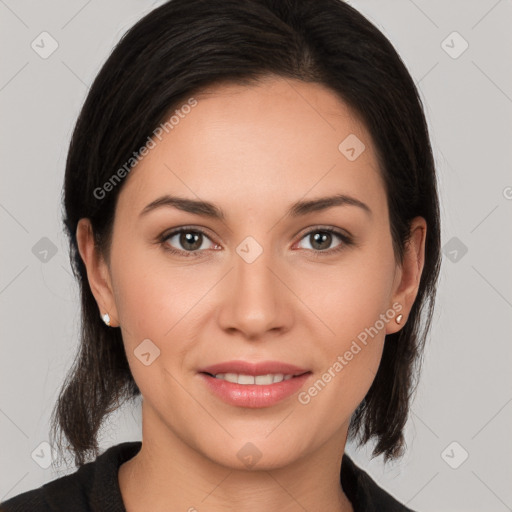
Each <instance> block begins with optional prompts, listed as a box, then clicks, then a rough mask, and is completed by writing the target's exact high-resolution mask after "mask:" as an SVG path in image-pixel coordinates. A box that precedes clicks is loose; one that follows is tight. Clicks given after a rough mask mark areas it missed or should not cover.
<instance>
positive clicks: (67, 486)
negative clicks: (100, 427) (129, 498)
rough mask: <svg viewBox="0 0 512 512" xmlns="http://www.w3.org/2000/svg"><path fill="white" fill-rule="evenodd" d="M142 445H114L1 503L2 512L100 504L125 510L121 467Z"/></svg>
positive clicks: (84, 509)
mask: <svg viewBox="0 0 512 512" xmlns="http://www.w3.org/2000/svg"><path fill="white" fill-rule="evenodd" d="M140 446H141V443H140V442H139V441H135V442H125V443H120V444H118V445H115V446H112V447H110V448H109V449H108V450H106V451H105V452H104V453H103V454H101V455H99V456H98V457H97V458H96V460H94V461H92V462H88V463H86V464H84V465H83V466H81V467H80V468H79V469H77V470H76V471H75V472H74V473H71V474H69V475H65V476H62V477H60V478H57V479H55V480H52V481H51V482H48V483H46V484H44V485H42V486H41V487H39V488H37V489H32V490H30V491H26V492H24V493H21V494H18V495H17V496H14V497H13V498H10V499H9V500H7V501H4V502H2V503H0V512H27V511H29V510H30V512H64V511H65V512H69V511H70V510H72V511H73V512H89V511H90V510H98V507H99V510H107V509H108V510H118V509H119V510H122V507H121V508H119V505H120V504H121V505H122V498H121V491H120V490H119V483H118V479H117V475H118V470H119V466H120V465H121V464H122V463H123V462H124V461H126V460H128V459H130V458H131V457H133V456H134V455H135V454H136V453H137V452H138V451H139V449H140ZM104 506H106V508H105V507H104Z"/></svg>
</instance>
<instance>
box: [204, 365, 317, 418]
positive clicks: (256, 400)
mask: <svg viewBox="0 0 512 512" xmlns="http://www.w3.org/2000/svg"><path fill="white" fill-rule="evenodd" d="M198 374H199V376H200V377H201V379H202V381H203V382H204V384H206V387H207V389H209V390H210V392H212V393H213V395H214V396H216V397H217V398H220V399H221V400H222V401H223V402H225V403H227V404H229V405H233V406H236V407H247V408H262V407H271V406H273V405H276V404H278V403H279V402H281V401H283V400H285V399H286V398H288V397H290V396H292V395H293V394H295V393H297V392H298V391H299V390H300V389H301V388H302V387H303V386H304V385H305V384H306V382H307V381H309V379H310V377H311V375H313V372H312V371H311V370H307V369H305V368H300V367H298V366H295V365H291V364H288V363H282V362H279V361H266V362H261V363H249V362H246V361H229V362H225V363H219V364H216V365H213V366H209V367H206V368H201V369H200V370H199V372H198Z"/></svg>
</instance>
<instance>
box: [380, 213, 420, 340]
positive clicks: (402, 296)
mask: <svg viewBox="0 0 512 512" xmlns="http://www.w3.org/2000/svg"><path fill="white" fill-rule="evenodd" d="M426 235H427V223H426V221H425V219H424V218H423V217H415V218H414V219H413V220H412V221H411V236H410V238H409V241H408V243H407V244H406V245H405V247H404V259H403V265H402V267H401V269H400V271H399V272H398V275H399V280H398V282H397V283H396V284H395V286H396V289H395V292H394V294H393V297H392V303H399V304H401V306H402V310H401V311H400V315H398V316H397V317H396V319H395V325H393V326H392V328H391V332H387V334H392V333H394V332H396V331H398V330H399V328H398V326H397V325H396V324H400V325H401V326H403V325H404V324H405V323H406V322H407V317H408V315H409V312H410V311H411V308H412V306H413V304H414V301H415V299H416V296H417V294H418V289H419V286H420V280H421V275H422V273H423V267H424V264H425V241H426ZM399 317H400V321H398V318H399Z"/></svg>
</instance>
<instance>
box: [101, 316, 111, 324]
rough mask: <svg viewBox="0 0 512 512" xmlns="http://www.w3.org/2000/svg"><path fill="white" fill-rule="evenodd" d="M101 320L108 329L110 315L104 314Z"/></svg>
mask: <svg viewBox="0 0 512 512" xmlns="http://www.w3.org/2000/svg"><path fill="white" fill-rule="evenodd" d="M101 318H102V319H103V321H104V322H105V323H106V324H107V325H108V326H109V327H110V315H109V314H108V313H105V314H104V315H103V316H102V317H101Z"/></svg>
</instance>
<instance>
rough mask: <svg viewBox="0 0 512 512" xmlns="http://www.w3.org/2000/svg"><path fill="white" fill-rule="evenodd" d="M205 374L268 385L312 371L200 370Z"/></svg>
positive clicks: (243, 382) (242, 383) (244, 382)
mask: <svg viewBox="0 0 512 512" xmlns="http://www.w3.org/2000/svg"><path fill="white" fill-rule="evenodd" d="M200 373H203V374H204V375H209V376H210V377H214V378H215V379H221V380H225V381H227V382H231V383H232V384H241V385H242V386H247V385H251V384H253V385H256V386H268V385H270V384H277V383H279V382H283V381H286V380H290V379H295V378H297V377H300V376H302V375H305V374H307V373H311V372H303V373H299V374H283V373H267V374H263V375H249V374H244V373H217V374H213V373H208V372H200Z"/></svg>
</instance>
